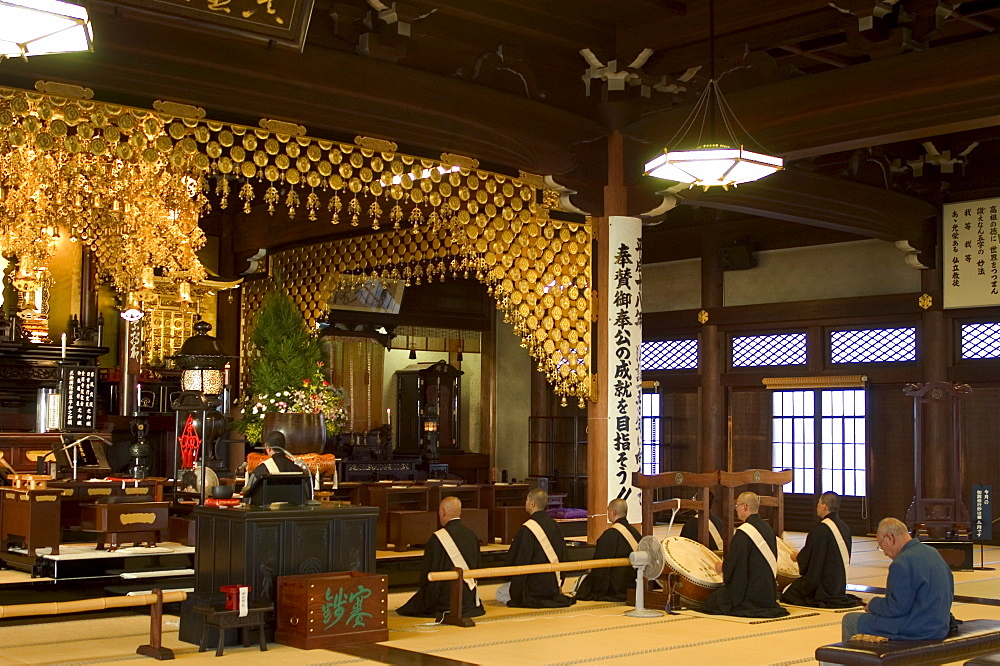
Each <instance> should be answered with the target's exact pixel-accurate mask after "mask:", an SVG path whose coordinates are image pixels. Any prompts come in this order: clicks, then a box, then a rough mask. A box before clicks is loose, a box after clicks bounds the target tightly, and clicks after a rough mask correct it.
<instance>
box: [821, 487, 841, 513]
mask: <svg viewBox="0 0 1000 666" xmlns="http://www.w3.org/2000/svg"><path fill="white" fill-rule="evenodd" d="M819 501H820V502H822V503H823V505H824V506H825V507H826V508H827V509H829V510H830V513H837V512H838V511H840V495H838V494H837V493H835V492H833V491H832V490H828V491H826V492H825V493H823V494H822V495H820V496H819Z"/></svg>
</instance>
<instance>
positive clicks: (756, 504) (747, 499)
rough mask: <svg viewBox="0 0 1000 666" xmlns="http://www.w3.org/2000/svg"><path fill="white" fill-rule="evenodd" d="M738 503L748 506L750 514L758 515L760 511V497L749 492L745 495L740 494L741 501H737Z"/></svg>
mask: <svg viewBox="0 0 1000 666" xmlns="http://www.w3.org/2000/svg"><path fill="white" fill-rule="evenodd" d="M736 503H737V504H746V505H747V509H749V510H750V513H757V511H758V510H759V509H760V496H758V495H757V493H753V492H750V491H749V490H748V491H746V492H745V493H740V496H739V499H737V500H736Z"/></svg>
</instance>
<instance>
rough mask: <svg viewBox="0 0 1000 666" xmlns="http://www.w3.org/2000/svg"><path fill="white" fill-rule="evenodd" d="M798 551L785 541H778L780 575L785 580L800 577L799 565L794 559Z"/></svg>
mask: <svg viewBox="0 0 1000 666" xmlns="http://www.w3.org/2000/svg"><path fill="white" fill-rule="evenodd" d="M796 552H798V551H796V550H795V548H793V547H792V545H791V544H790V543H788V542H787V541H785V540H784V539H778V575H780V576H782V577H784V578H798V577H799V575H800V574H799V563H798V562H796V561H794V560H793V559H792V554H793V553H796Z"/></svg>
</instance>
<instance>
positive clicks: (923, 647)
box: [816, 620, 1000, 664]
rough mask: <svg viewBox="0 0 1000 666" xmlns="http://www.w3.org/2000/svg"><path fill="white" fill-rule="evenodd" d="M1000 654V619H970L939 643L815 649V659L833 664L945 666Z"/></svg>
mask: <svg viewBox="0 0 1000 666" xmlns="http://www.w3.org/2000/svg"><path fill="white" fill-rule="evenodd" d="M992 652H1000V620H969V621H967V622H963V623H962V624H961V625H959V628H958V633H957V634H955V635H954V636H949V637H948V638H945V639H943V640H937V641H886V642H885V643H863V642H860V641H846V642H842V643H834V644H832V645H824V646H822V647H819V648H816V660H817V661H826V662H830V663H833V664H946V663H949V662H953V661H962V660H963V659H965V658H967V657H975V656H979V655H984V654H990V653H992Z"/></svg>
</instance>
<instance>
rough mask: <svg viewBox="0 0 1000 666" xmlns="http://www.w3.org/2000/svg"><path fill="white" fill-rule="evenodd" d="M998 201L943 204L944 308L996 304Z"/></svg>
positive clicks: (999, 301)
mask: <svg viewBox="0 0 1000 666" xmlns="http://www.w3.org/2000/svg"><path fill="white" fill-rule="evenodd" d="M998 210H1000V199H978V200H975V201H960V202H957V203H950V204H945V205H944V208H943V211H942V215H941V257H942V260H943V264H944V265H943V266H942V267H941V268H942V273H943V274H944V299H943V301H944V302H943V304H942V305H943V307H945V308H975V307H985V306H992V305H1000V270H998V263H997V249H998V246H1000V236H998V228H997V221H998V220H997V217H998Z"/></svg>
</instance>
